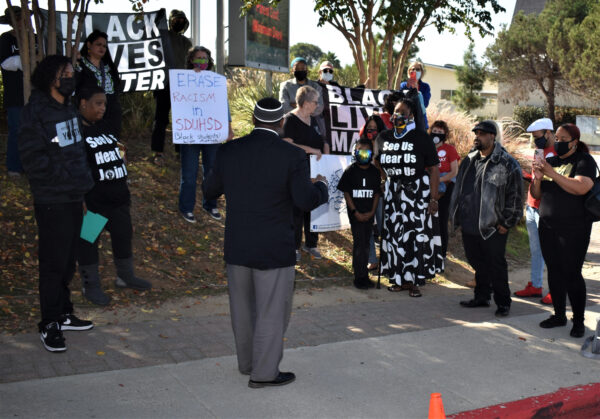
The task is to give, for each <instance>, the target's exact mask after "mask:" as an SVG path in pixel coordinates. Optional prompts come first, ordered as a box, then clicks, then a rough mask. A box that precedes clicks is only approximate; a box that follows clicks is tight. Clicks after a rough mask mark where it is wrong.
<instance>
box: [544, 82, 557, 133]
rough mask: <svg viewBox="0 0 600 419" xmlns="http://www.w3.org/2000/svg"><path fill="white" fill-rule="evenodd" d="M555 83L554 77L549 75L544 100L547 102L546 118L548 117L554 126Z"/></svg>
mask: <svg viewBox="0 0 600 419" xmlns="http://www.w3.org/2000/svg"><path fill="white" fill-rule="evenodd" d="M555 84H556V81H555V80H554V77H549V78H548V90H547V93H546V101H547V102H548V118H550V119H551V120H552V124H553V125H554V126H556V114H555V112H554V104H555V97H554V92H555Z"/></svg>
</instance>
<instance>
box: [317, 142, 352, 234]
mask: <svg viewBox="0 0 600 419" xmlns="http://www.w3.org/2000/svg"><path fill="white" fill-rule="evenodd" d="M350 164H352V156H336V155H333V154H323V156H322V157H321V159H320V160H317V157H316V156H314V155H311V156H310V177H311V178H315V177H316V176H317V175H323V176H325V177H326V178H327V181H328V182H329V201H328V202H327V203H326V204H323V205H321V206H320V207H318V208H316V209H314V210H313V211H312V212H311V213H310V231H314V232H323V231H335V230H342V229H345V228H350V220H348V211H347V210H346V201H345V199H344V193H343V192H342V191H339V190H338V188H337V185H338V182H339V181H340V179H341V178H342V174H343V173H344V170H345V169H346V167H348V166H349V165H350Z"/></svg>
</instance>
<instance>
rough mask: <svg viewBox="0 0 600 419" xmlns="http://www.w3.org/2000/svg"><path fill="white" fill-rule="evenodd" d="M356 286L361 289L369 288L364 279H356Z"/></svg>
mask: <svg viewBox="0 0 600 419" xmlns="http://www.w3.org/2000/svg"><path fill="white" fill-rule="evenodd" d="M354 288H358V289H359V290H368V289H369V286H368V285H367V284H366V283H365V282H362V281H357V280H356V279H355V280H354Z"/></svg>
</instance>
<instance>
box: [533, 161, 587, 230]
mask: <svg viewBox="0 0 600 419" xmlns="http://www.w3.org/2000/svg"><path fill="white" fill-rule="evenodd" d="M546 162H547V163H548V164H550V166H552V167H553V168H554V170H555V171H556V172H557V173H559V174H561V175H563V176H568V177H575V176H587V177H589V178H590V179H592V180H593V179H595V178H596V162H595V161H594V158H593V157H592V156H591V155H589V154H588V153H583V152H575V153H573V154H572V155H571V156H569V157H567V158H566V159H561V158H560V157H558V156H553V157H549V158H548V159H547V160H546ZM541 189H542V199H541V201H540V208H539V211H540V219H543V220H549V221H558V222H561V223H571V224H572V223H578V222H579V221H581V220H585V207H584V202H585V198H586V195H574V194H571V193H569V192H567V191H565V190H564V189H563V188H561V187H560V186H558V184H557V183H556V182H554V181H552V180H551V179H550V178H548V177H546V176H544V178H543V179H542V184H541Z"/></svg>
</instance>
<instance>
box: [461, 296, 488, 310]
mask: <svg viewBox="0 0 600 419" xmlns="http://www.w3.org/2000/svg"><path fill="white" fill-rule="evenodd" d="M460 305H461V306H463V307H468V308H474V307H489V306H490V300H477V299H475V298H473V299H472V300H468V301H461V302H460Z"/></svg>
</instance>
